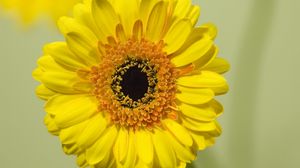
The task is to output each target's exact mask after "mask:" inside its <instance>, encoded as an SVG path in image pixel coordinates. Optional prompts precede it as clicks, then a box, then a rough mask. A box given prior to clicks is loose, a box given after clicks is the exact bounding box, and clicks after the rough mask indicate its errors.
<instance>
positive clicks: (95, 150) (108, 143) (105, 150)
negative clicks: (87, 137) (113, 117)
mask: <svg viewBox="0 0 300 168" xmlns="http://www.w3.org/2000/svg"><path fill="white" fill-rule="evenodd" d="M117 134H118V132H117V129H116V127H115V126H111V127H110V128H108V129H107V131H106V132H105V133H104V135H103V136H101V138H99V139H98V141H97V142H96V143H95V144H94V145H93V146H91V147H90V148H89V149H87V150H86V159H87V162H88V163H89V164H91V165H94V164H97V163H99V162H100V161H102V160H103V159H104V158H105V157H107V156H109V155H110V153H111V150H112V147H113V144H114V141H115V138H116V137H117Z"/></svg>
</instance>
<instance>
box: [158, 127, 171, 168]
mask: <svg viewBox="0 0 300 168" xmlns="http://www.w3.org/2000/svg"><path fill="white" fill-rule="evenodd" d="M152 140H153V144H154V148H155V151H156V152H155V153H156V155H157V159H158V161H159V164H160V167H176V157H175V153H174V150H173V148H172V147H171V146H170V145H169V142H168V141H167V135H166V133H165V132H163V131H162V130H160V129H158V128H157V129H155V131H154V133H153V134H152Z"/></svg>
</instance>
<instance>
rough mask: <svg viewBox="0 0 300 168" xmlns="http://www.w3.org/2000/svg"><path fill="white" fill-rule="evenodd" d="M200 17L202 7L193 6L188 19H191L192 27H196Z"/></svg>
mask: <svg viewBox="0 0 300 168" xmlns="http://www.w3.org/2000/svg"><path fill="white" fill-rule="evenodd" d="M199 16H200V7H199V6H191V9H190V11H189V12H188V14H187V16H186V18H189V19H190V20H191V23H192V26H195V25H196V24H197V22H198V18H199Z"/></svg>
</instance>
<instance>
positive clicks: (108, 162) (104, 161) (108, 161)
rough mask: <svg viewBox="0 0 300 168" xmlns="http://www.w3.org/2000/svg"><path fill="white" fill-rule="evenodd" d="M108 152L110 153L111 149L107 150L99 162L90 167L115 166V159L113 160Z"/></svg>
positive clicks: (110, 167)
mask: <svg viewBox="0 0 300 168" xmlns="http://www.w3.org/2000/svg"><path fill="white" fill-rule="evenodd" d="M110 153H111V151H109V152H108V153H107V154H106V155H105V156H104V158H103V159H102V160H101V161H100V162H99V163H97V164H96V165H94V166H92V167H91V168H102V167H105V168H115V167H116V166H115V160H114V157H113V156H112V155H111V154H110Z"/></svg>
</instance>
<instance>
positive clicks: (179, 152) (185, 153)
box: [167, 133, 196, 162]
mask: <svg viewBox="0 0 300 168" xmlns="http://www.w3.org/2000/svg"><path fill="white" fill-rule="evenodd" d="M167 136H168V141H169V142H170V144H171V145H172V147H173V149H174V151H175V154H176V156H177V157H178V159H180V160H181V161H183V162H190V161H191V160H194V159H195V158H196V153H193V152H192V151H191V149H190V148H189V147H185V146H183V145H182V144H181V143H179V142H178V141H177V139H175V138H174V137H173V136H174V134H173V135H172V134H170V133H167ZM189 138H190V139H191V142H192V143H193V140H192V138H191V136H190V135H189Z"/></svg>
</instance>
